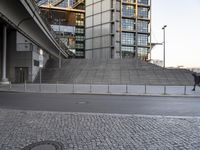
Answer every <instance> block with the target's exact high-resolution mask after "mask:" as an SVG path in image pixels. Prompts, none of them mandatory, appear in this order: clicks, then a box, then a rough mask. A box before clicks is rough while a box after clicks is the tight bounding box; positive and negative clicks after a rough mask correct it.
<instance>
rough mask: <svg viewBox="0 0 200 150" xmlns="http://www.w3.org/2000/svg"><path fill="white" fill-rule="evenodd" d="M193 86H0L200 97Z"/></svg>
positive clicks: (18, 89)
mask: <svg viewBox="0 0 200 150" xmlns="http://www.w3.org/2000/svg"><path fill="white" fill-rule="evenodd" d="M192 88H193V86H166V85H128V84H126V85H109V84H58V83H57V84H27V83H24V84H10V85H7V86H5V85H4V86H0V91H14V92H34V93H68V94H69V93H70V94H72V93H74V94H75V93H85V94H118V95H178V96H181V95H183V96H184V95H191V96H200V90H196V91H195V92H194V91H192Z"/></svg>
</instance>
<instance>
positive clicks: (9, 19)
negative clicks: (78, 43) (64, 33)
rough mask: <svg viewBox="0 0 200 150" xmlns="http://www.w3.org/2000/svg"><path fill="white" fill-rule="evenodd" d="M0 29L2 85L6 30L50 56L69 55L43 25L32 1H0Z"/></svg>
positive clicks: (7, 43)
mask: <svg viewBox="0 0 200 150" xmlns="http://www.w3.org/2000/svg"><path fill="white" fill-rule="evenodd" d="M0 27H1V29H2V32H0V33H1V37H2V38H1V39H2V40H1V41H0V49H2V50H1V51H0V52H1V55H2V56H1V59H2V60H1V59H0V60H1V62H2V63H0V64H2V65H0V66H1V67H0V68H1V70H2V75H1V76H2V79H1V80H2V83H8V79H7V77H6V73H7V72H8V71H6V68H7V66H6V63H7V60H6V58H7V49H8V47H9V46H10V45H9V44H10V43H9V41H8V40H9V39H10V37H8V36H9V35H8V29H9V30H15V31H17V32H19V33H21V34H22V35H23V36H24V37H26V38H27V39H29V40H30V41H31V42H32V43H34V44H35V45H37V46H38V47H39V48H40V49H42V50H44V51H46V52H47V53H48V54H49V55H51V56H54V57H57V58H61V57H62V58H67V57H69V56H70V55H71V53H70V51H69V50H68V48H67V47H66V46H65V45H64V43H62V41H61V40H60V39H59V38H57V37H56V35H55V34H54V31H53V30H52V29H51V27H50V25H48V23H45V20H44V18H42V16H41V14H40V10H39V8H38V6H37V5H36V3H35V1H34V0H1V1H0ZM25 41H27V40H25ZM14 44H16V42H14ZM26 46H27V45H25V47H26ZM11 49H12V48H11ZM12 72H14V71H12ZM15 72H16V71H15Z"/></svg>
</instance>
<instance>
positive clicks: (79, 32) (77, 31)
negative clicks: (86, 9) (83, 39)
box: [75, 28, 84, 34]
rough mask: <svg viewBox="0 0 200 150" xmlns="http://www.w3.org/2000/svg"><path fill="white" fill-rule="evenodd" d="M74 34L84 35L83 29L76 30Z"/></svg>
mask: <svg viewBox="0 0 200 150" xmlns="http://www.w3.org/2000/svg"><path fill="white" fill-rule="evenodd" d="M75 33H78V34H84V28H76V29H75Z"/></svg>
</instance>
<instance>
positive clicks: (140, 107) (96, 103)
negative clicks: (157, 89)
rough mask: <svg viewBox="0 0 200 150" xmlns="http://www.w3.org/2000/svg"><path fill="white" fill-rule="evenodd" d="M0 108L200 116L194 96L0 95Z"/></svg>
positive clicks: (199, 102)
mask: <svg viewBox="0 0 200 150" xmlns="http://www.w3.org/2000/svg"><path fill="white" fill-rule="evenodd" d="M0 108H8V109H20V110H39V111H61V112H89V113H90V112H91V113H112V114H113V113H115V114H141V115H165V116H200V99H199V98H195V97H151V96H111V95H68V94H33V93H4V92H0Z"/></svg>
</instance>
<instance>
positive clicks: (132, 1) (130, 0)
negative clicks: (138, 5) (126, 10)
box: [123, 0, 134, 3]
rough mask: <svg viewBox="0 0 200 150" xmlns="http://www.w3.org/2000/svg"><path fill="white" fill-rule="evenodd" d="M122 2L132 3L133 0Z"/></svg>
mask: <svg viewBox="0 0 200 150" xmlns="http://www.w3.org/2000/svg"><path fill="white" fill-rule="evenodd" d="M123 2H127V3H134V0H123Z"/></svg>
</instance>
